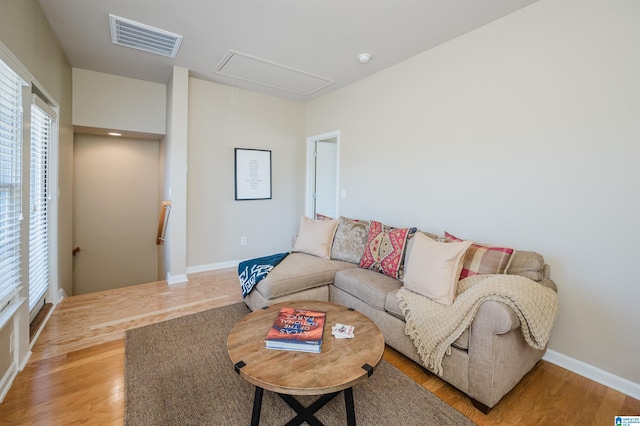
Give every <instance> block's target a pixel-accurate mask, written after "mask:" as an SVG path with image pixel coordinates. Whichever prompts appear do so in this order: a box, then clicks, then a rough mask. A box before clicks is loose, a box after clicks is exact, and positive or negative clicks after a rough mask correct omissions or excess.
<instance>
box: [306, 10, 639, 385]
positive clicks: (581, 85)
mask: <svg viewBox="0 0 640 426" xmlns="http://www.w3.org/2000/svg"><path fill="white" fill-rule="evenodd" d="M639 23H640V2H636V1H623V0H616V1H611V2H605V1H597V0H590V1H583V0H565V1H555V0H546V1H544V0H543V1H540V2H538V3H535V4H533V5H531V6H528V7H526V8H524V9H523V10H521V11H519V12H516V13H514V14H512V15H509V16H507V17H505V18H503V19H501V20H499V21H496V22H494V23H492V24H489V25H487V26H485V27H483V28H480V29H478V30H476V31H473V32H471V33H469V34H466V35H464V36H462V37H459V38H457V39H455V40H453V41H451V42H448V43H446V44H444V45H441V46H439V47H437V48H434V49H432V50H430V51H427V52H425V53H423V54H420V55H418V56H416V57H414V58H412V59H410V60H408V61H406V62H404V63H401V64H399V65H397V66H394V67H392V68H389V69H387V70H385V71H382V72H380V73H378V74H376V75H374V76H372V77H370V78H368V79H366V80H364V81H361V82H359V83H356V84H353V85H351V86H349V87H346V88H344V89H342V90H339V91H337V92H334V93H332V94H329V95H327V96H325V97H323V98H320V99H318V100H316V101H313V102H311V103H309V104H307V114H306V120H307V128H306V132H307V135H313V134H319V133H323V132H327V131H330V130H340V131H341V136H342V137H341V153H340V155H341V157H340V160H341V167H340V176H341V185H342V187H343V188H344V189H346V193H347V195H348V197H347V199H345V200H341V213H342V214H343V215H346V216H352V217H359V218H373V219H377V220H381V221H383V222H388V223H389V224H391V225H414V226H418V227H419V228H421V229H424V230H428V231H432V232H437V233H440V234H441V233H442V232H443V231H445V230H446V231H449V232H451V233H453V234H455V235H457V236H460V237H462V238H467V239H473V240H476V241H480V242H486V243H493V244H496V245H501V244H504V245H510V246H513V247H515V248H517V249H523V250H535V251H539V252H540V253H542V254H543V255H544V256H545V259H546V260H547V262H548V263H549V264H550V265H551V266H552V277H553V278H554V280H555V281H556V282H557V284H558V287H559V295H560V312H559V317H558V319H557V322H556V324H555V328H554V331H553V334H552V337H551V341H550V344H549V347H550V348H551V349H552V350H553V351H555V352H557V353H559V354H563V355H566V356H568V357H570V358H573V359H575V360H580V361H583V362H585V363H588V364H590V365H591V366H593V367H596V368H597V369H602V370H604V371H606V372H609V373H612V374H613V375H616V376H619V377H621V378H624V379H627V380H629V381H632V382H635V386H636V389H640V388H639V387H638V385H637V384H638V383H640V369H639V368H638V362H637V356H638V354H639V353H640V339H639V338H638V320H637V312H638V300H640V285H639V281H640V279H639V278H638V275H637V274H636V273H635V268H636V266H637V264H638V259H639V258H640V257H639V254H640V250H639V249H638V245H637V242H638V241H640V226H639V222H638V218H639V217H640V140H639V138H640V114H639V113H640V103H639V102H638V99H640V83H639V82H640V80H639V76H640V55H639V54H638V52H640V25H638V24H639ZM371 53H373V55H374V56H375V52H371Z"/></svg>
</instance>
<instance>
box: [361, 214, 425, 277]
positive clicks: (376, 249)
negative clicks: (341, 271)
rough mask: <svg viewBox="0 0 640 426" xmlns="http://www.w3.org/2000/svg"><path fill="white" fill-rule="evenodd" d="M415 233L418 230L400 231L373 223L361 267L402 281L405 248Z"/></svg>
mask: <svg viewBox="0 0 640 426" xmlns="http://www.w3.org/2000/svg"><path fill="white" fill-rule="evenodd" d="M415 232H416V228H401V229H399V228H393V227H391V226H387V225H383V224H382V223H380V222H376V221H371V225H370V226H369V236H368V237H367V244H366V246H365V248H364V254H363V255H362V259H360V267H361V268H363V269H370V270H372V271H376V272H381V273H383V274H385V275H388V276H390V277H393V278H397V279H402V277H403V275H404V270H403V267H404V248H405V246H406V244H407V240H408V239H409V238H411V237H412V236H413V234H415Z"/></svg>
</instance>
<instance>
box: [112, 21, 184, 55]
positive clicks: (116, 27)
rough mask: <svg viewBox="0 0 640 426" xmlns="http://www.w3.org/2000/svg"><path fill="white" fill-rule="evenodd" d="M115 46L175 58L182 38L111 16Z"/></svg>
mask: <svg viewBox="0 0 640 426" xmlns="http://www.w3.org/2000/svg"><path fill="white" fill-rule="evenodd" d="M109 22H110V24H111V41H112V42H113V44H119V45H120V46H126V47H131V48H133V49H139V50H144V51H145V52H151V53H155V54H157V55H162V56H168V57H170V58H175V57H176V55H177V54H178V49H180V43H182V36H181V35H178V34H173V33H170V32H168V31H164V30H160V29H158V28H153V27H150V26H148V25H144V24H141V23H139V22H135V21H131V20H129V19H124V18H120V17H119V16H115V15H109Z"/></svg>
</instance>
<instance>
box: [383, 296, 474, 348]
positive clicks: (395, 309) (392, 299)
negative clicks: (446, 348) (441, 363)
mask: <svg viewBox="0 0 640 426" xmlns="http://www.w3.org/2000/svg"><path fill="white" fill-rule="evenodd" d="M398 290H399V289H397V290H393V291H390V292H389V293H388V294H387V298H386V300H385V304H384V308H385V310H386V311H387V312H388V313H389V314H391V315H393V316H394V317H396V318H399V319H401V320H402V321H404V315H402V310H401V309H400V303H398V299H397V298H396V293H398ZM451 345H452V346H454V347H456V348H458V349H462V350H464V351H467V350H469V329H468V328H467V329H466V330H465V331H464V332H463V333H462V334H461V335H460V337H458V338H457V339H456V341H455V342H453V343H452V344H451Z"/></svg>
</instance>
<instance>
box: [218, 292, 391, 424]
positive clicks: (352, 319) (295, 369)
mask: <svg viewBox="0 0 640 426" xmlns="http://www.w3.org/2000/svg"><path fill="white" fill-rule="evenodd" d="M283 307H288V308H296V309H308V310H314V311H324V312H326V313H327V318H326V322H325V328H324V333H323V343H322V350H321V351H320V353H307V352H297V351H287V350H274V349H266V348H265V347H264V345H265V344H264V338H265V336H266V335H267V332H268V330H269V328H270V327H271V326H272V324H273V322H274V321H275V319H276V317H277V315H278V313H279V312H280V308H283ZM336 323H341V324H348V325H353V326H354V327H355V337H354V338H352V339H336V338H335V337H334V336H333V335H332V334H331V327H332V326H333V325H335V324H336ZM227 350H228V352H229V357H230V358H231V361H232V362H233V363H234V365H235V370H236V372H237V373H238V374H240V376H242V377H243V378H244V379H245V380H247V381H248V382H250V383H252V384H254V385H255V386H256V392H255V397H254V401H253V414H252V418H251V424H252V425H257V424H258V423H259V421H260V409H261V407H262V393H263V390H264V389H267V390H269V391H272V392H275V393H277V394H278V395H280V397H281V398H282V399H283V400H285V402H287V404H289V406H290V407H291V408H292V409H293V410H294V411H296V412H297V413H298V415H297V416H296V417H295V418H294V419H293V420H292V421H291V422H289V423H288V424H292V425H293V424H301V423H302V422H304V421H306V422H307V423H309V424H311V425H321V424H322V423H321V422H320V421H319V420H318V419H317V418H316V417H315V416H314V413H315V412H316V411H317V410H319V409H320V408H321V407H322V406H324V405H325V404H326V403H327V402H329V401H330V400H331V399H333V398H334V397H335V396H336V395H338V394H339V393H340V392H342V391H344V397H345V405H346V409H347V423H348V424H349V425H355V408H354V402H353V391H352V386H354V385H356V384H358V383H360V382H362V381H364V380H366V379H367V377H369V376H370V375H371V374H372V373H373V370H374V369H375V368H376V367H377V366H378V364H379V363H380V361H381V360H382V354H383V353H384V338H383V336H382V332H381V331H380V329H379V328H378V327H377V326H376V325H375V324H374V323H373V321H371V320H370V319H369V318H367V317H366V316H365V315H363V314H361V313H360V312H357V311H355V310H353V309H350V308H348V307H346V306H342V305H337V304H335V303H329V302H319V301H292V302H283V303H279V304H276V305H271V306H268V307H264V308H262V309H259V310H256V311H254V312H251V313H250V314H248V315H247V316H245V317H244V318H242V319H241V320H240V321H238V323H237V324H236V325H235V326H234V328H233V329H232V330H231V333H230V334H229V337H228V339H227ZM292 395H322V396H321V397H320V398H319V399H318V400H317V401H316V402H314V403H313V404H311V405H310V406H309V407H303V406H302V404H300V403H299V402H298V401H297V400H296V399H295V398H294V397H293V396H292Z"/></svg>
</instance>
